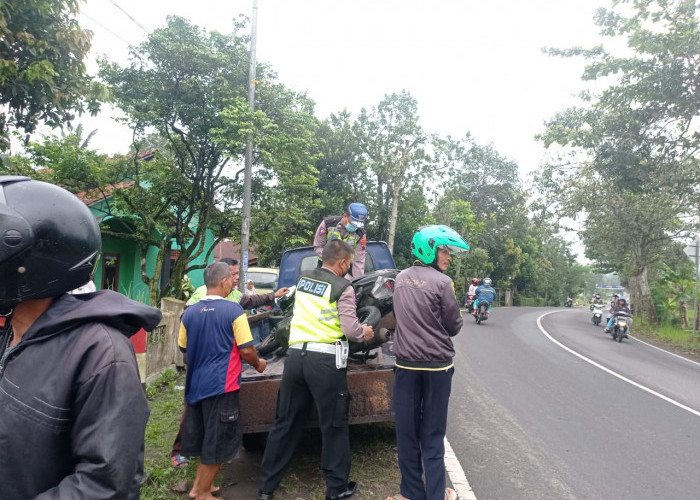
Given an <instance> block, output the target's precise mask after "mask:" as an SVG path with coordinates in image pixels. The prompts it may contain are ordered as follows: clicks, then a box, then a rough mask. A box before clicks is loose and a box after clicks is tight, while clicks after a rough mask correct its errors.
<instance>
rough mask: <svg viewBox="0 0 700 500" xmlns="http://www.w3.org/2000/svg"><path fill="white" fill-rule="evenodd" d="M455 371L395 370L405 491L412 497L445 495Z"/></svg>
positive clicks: (431, 499)
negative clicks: (447, 447) (448, 422)
mask: <svg viewBox="0 0 700 500" xmlns="http://www.w3.org/2000/svg"><path fill="white" fill-rule="evenodd" d="M453 373H454V368H449V369H448V370H438V371H421V370H405V369H403V368H398V367H397V368H396V370H395V371H394V411H395V413H396V448H397V450H398V455H399V469H400V470H401V494H402V495H403V496H404V497H406V498H410V499H411V500H442V499H443V498H445V433H446V431H447V408H448V405H449V402H450V392H451V390H452V374H453ZM423 478H425V480H424V479H423Z"/></svg>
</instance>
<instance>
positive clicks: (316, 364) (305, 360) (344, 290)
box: [258, 239, 373, 500]
mask: <svg viewBox="0 0 700 500" xmlns="http://www.w3.org/2000/svg"><path fill="white" fill-rule="evenodd" d="M351 265H352V248H351V247H350V245H348V244H347V243H345V242H343V241H341V240H337V239H336V240H331V241H329V242H328V243H327V244H326V246H325V247H324V249H323V266H322V267H320V268H317V269H314V270H312V271H309V272H307V273H304V274H303V275H302V276H301V278H300V279H299V281H298V282H297V288H296V295H295V303H294V316H293V318H292V324H291V329H290V335H289V351H288V357H287V359H286V361H285V366H284V374H283V375H282V382H281V384H280V391H279V396H278V398H279V399H278V402H277V418H276V420H275V423H274V426H273V428H272V430H271V431H270V435H269V437H268V439H267V446H266V448H265V455H264V456H263V460H262V467H261V469H262V470H261V479H260V491H259V492H258V500H271V499H272V498H273V492H274V491H275V490H276V489H277V487H278V486H279V484H280V481H281V480H282V475H283V474H284V470H285V469H286V467H287V465H289V462H290V461H291V460H292V458H293V457H294V453H295V451H296V447H297V444H298V443H299V439H300V438H301V435H302V433H303V431H304V428H305V427H306V417H307V415H308V413H309V407H310V405H311V402H312V401H313V402H315V403H316V408H317V409H318V421H319V427H320V428H321V433H322V435H323V451H322V454H321V465H322V468H323V471H324V475H325V479H326V499H327V500H341V499H345V498H349V497H351V496H352V495H353V494H354V493H355V490H356V488H357V485H356V483H355V482H348V476H349V474H350V435H349V428H348V412H349V406H350V395H349V393H348V385H347V380H346V373H347V368H346V367H347V353H348V349H347V346H348V344H347V339H348V338H350V339H353V340H355V341H358V342H361V341H363V340H370V339H371V338H372V337H373V331H372V327H371V326H368V325H360V323H359V321H358V319H357V313H356V309H355V292H354V290H353V288H352V287H351V286H350V282H349V281H348V280H346V279H345V278H343V277H342V276H345V274H346V273H347V272H348V269H350V266H351Z"/></svg>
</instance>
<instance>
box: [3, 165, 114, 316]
mask: <svg viewBox="0 0 700 500" xmlns="http://www.w3.org/2000/svg"><path fill="white" fill-rule="evenodd" d="M100 247H101V238H100V228H99V226H98V225H97V221H96V220H95V217H94V216H93V215H92V213H91V212H90V209H88V208H87V207H86V206H85V204H84V203H83V202H82V201H80V200H79V199H78V198H77V197H76V196H75V195H73V194H71V193H69V192H68V191H66V190H65V189H63V188H60V187H58V186H55V185H53V184H47V183H45V182H40V181H35V180H32V179H30V178H28V177H19V176H0V312H1V311H3V310H8V309H11V308H12V307H13V306H14V305H15V304H18V303H20V302H24V301H25V300H29V299H42V298H47V297H56V296H58V295H61V294H63V293H65V292H68V291H70V290H73V289H75V288H77V287H79V286H82V285H84V284H85V283H87V282H88V281H89V280H90V279H91V273H92V272H93V269H94V266H95V262H96V260H97V258H98V256H99V252H100Z"/></svg>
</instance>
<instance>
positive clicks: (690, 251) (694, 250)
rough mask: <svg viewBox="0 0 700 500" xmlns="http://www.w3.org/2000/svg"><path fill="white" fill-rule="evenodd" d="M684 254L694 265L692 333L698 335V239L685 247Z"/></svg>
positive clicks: (699, 250)
mask: <svg viewBox="0 0 700 500" xmlns="http://www.w3.org/2000/svg"><path fill="white" fill-rule="evenodd" d="M685 254H686V255H687V256H688V257H690V260H692V261H693V264H695V292H694V293H693V333H698V279H699V278H700V276H699V275H700V238H698V239H696V240H695V241H693V242H692V243H691V244H690V245H688V246H687V247H685Z"/></svg>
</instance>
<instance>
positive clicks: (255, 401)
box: [240, 342, 395, 434]
mask: <svg viewBox="0 0 700 500" xmlns="http://www.w3.org/2000/svg"><path fill="white" fill-rule="evenodd" d="M376 352H377V353H378V355H377V357H376V359H372V360H368V361H353V360H348V389H349V391H350V396H351V399H350V423H351V424H364V423H370V422H385V421H393V420H394V412H393V410H392V407H391V401H392V390H393V383H394V362H395V358H394V355H393V342H387V343H386V344H384V345H382V348H381V349H377V351H376ZM283 370H284V358H273V359H269V360H268V364H267V369H266V370H265V373H258V372H257V371H255V369H253V368H252V367H251V366H249V365H247V364H244V365H243V373H242V374H241V392H240V408H241V416H240V425H241V430H242V431H243V433H244V434H248V433H252V432H266V431H269V430H270V428H271V427H272V424H273V423H274V421H275V409H276V404H277V391H278V390H279V385H280V380H281V379H282V372H283ZM308 425H309V426H317V425H318V418H317V414H316V409H315V408H312V409H311V411H310V414H309V420H308Z"/></svg>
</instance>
